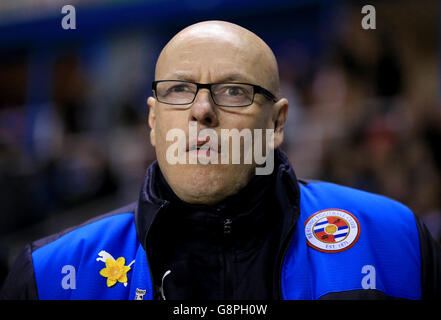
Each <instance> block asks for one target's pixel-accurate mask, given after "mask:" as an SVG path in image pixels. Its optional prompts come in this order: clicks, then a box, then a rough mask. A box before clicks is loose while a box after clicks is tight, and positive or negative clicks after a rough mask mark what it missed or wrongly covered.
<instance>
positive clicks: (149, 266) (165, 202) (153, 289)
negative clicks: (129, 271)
mask: <svg viewBox="0 0 441 320" xmlns="http://www.w3.org/2000/svg"><path fill="white" fill-rule="evenodd" d="M167 205H168V201H164V202H163V203H162V204H161V206H160V207H159V209H158V211H157V212H156V214H155V216H154V217H153V220H152V222H151V223H150V227H151V226H152V225H153V223H154V222H155V219H156V217H157V216H158V214H159V213H160V212H161V211H162V210H163V209H164V208H165V207H167ZM150 227H149V230H150ZM147 237H148V230H147V233H146V235H145V241H144V243H146V244H147ZM146 247H147V245H146ZM145 257H146V260H147V266H148V269H149V275H150V279H151V280H152V300H154V299H155V295H156V296H159V300H161V295H157V294H155V293H156V291H157V289H156V285H155V278H154V277H153V274H152V268H151V264H150V261H149V257H148V254H147V251H146V253H145Z"/></svg>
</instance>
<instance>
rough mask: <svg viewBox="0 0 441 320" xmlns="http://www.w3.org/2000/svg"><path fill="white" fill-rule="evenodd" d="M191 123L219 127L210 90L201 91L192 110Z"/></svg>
mask: <svg viewBox="0 0 441 320" xmlns="http://www.w3.org/2000/svg"><path fill="white" fill-rule="evenodd" d="M189 120H190V121H197V122H198V124H201V125H203V126H206V127H216V126H218V125H219V121H218V117H217V114H216V109H215V105H214V102H213V100H212V98H211V96H210V91H209V90H208V89H200V90H199V92H198V94H197V95H196V98H195V100H194V102H193V104H192V106H191V109H190V119H189Z"/></svg>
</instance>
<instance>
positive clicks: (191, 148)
mask: <svg viewBox="0 0 441 320" xmlns="http://www.w3.org/2000/svg"><path fill="white" fill-rule="evenodd" d="M185 151H186V152H188V153H189V154H190V155H196V156H198V157H199V156H206V157H209V156H210V154H211V153H213V152H214V153H216V154H218V153H220V146H219V145H218V143H215V142H211V141H210V140H209V138H207V139H198V140H197V141H189V142H187V146H186V150H185Z"/></svg>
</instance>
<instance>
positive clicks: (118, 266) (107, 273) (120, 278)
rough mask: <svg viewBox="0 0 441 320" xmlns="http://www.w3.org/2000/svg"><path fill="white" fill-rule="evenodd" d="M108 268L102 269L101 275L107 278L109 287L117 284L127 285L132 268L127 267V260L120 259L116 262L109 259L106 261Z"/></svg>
mask: <svg viewBox="0 0 441 320" xmlns="http://www.w3.org/2000/svg"><path fill="white" fill-rule="evenodd" d="M105 263H106V267H105V268H103V269H101V271H100V275H102V276H103V277H105V278H107V287H112V286H114V285H115V284H116V283H117V282H121V283H124V284H127V272H129V270H130V266H126V265H125V263H126V259H124V258H123V257H119V258H118V259H116V260H114V259H111V258H107V259H106V260H105Z"/></svg>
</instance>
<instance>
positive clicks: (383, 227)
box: [281, 182, 421, 299]
mask: <svg viewBox="0 0 441 320" xmlns="http://www.w3.org/2000/svg"><path fill="white" fill-rule="evenodd" d="M300 192H301V197H300V199H301V200H300V202H301V203H300V218H299V220H298V222H297V226H296V231H295V234H294V236H293V238H292V240H291V244H290V246H289V249H288V251H287V254H286V257H285V260H284V266H283V269H282V279H281V282H282V293H283V297H284V298H285V299H318V298H320V297H321V296H323V295H325V294H327V293H331V292H341V291H348V290H359V289H376V290H379V291H382V292H383V293H385V294H386V295H388V296H392V297H400V298H408V299H420V298H421V258H420V247H419V236H418V230H417V226H416V222H415V217H414V215H413V213H412V212H411V211H410V210H409V209H408V208H407V207H406V206H404V205H402V204H401V203H398V202H396V201H394V200H391V199H389V198H386V197H383V196H379V195H375V194H371V193H367V192H364V191H360V190H355V189H352V188H348V187H343V186H339V185H335V184H331V183H326V182H314V183H309V184H307V185H306V186H304V185H300ZM327 209H340V210H344V211H347V212H349V213H350V214H352V216H353V217H355V219H356V220H358V222H359V231H360V232H359V237H358V239H356V240H354V241H353V244H352V246H350V247H347V248H345V250H343V251H340V252H326V250H323V251H320V250H318V249H317V248H314V247H313V246H310V245H308V244H307V238H306V235H305V223H306V222H307V220H308V219H309V218H310V217H311V216H313V215H314V214H315V213H317V212H320V211H323V210H327ZM322 223H326V222H322ZM314 228H315V229H314V230H316V231H315V232H317V231H320V230H319V227H316V226H315V227H314ZM310 231H311V230H310ZM317 239H318V238H317Z"/></svg>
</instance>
